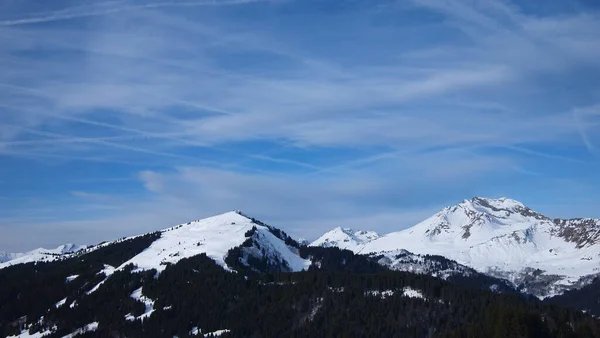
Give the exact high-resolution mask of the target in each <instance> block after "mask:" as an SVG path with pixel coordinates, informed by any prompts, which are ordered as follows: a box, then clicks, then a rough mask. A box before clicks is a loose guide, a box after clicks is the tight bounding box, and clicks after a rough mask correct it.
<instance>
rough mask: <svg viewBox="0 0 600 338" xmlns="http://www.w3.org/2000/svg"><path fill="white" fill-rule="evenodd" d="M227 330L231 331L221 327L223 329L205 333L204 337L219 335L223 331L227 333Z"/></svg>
mask: <svg viewBox="0 0 600 338" xmlns="http://www.w3.org/2000/svg"><path fill="white" fill-rule="evenodd" d="M227 332H231V330H227V329H223V330H217V331H214V332H209V333H205V334H204V337H220V336H221V335H223V334H224V333H227Z"/></svg>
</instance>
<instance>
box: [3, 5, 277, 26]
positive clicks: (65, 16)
mask: <svg viewBox="0 0 600 338" xmlns="http://www.w3.org/2000/svg"><path fill="white" fill-rule="evenodd" d="M254 2H272V1H270V0H223V1H218V0H213V1H187V2H173V1H168V2H157V3H151V4H145V5H133V6H123V7H116V8H106V9H97V10H90V11H81V12H74V13H64V11H57V12H54V14H50V15H47V16H41V17H33V18H24V19H15V20H5V21H0V26H20V25H28V24H36V23H44V22H53V21H61V20H70V19H77V18H85V17H92V16H101V15H107V14H112V13H118V12H125V11H132V10H139V9H148V8H160V7H202V6H231V5H241V4H247V3H254ZM61 12H63V13H61Z"/></svg>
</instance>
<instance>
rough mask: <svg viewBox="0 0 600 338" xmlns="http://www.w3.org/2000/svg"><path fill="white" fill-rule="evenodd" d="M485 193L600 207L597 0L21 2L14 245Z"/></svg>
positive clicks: (3, 128) (313, 227)
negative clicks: (235, 215)
mask: <svg viewBox="0 0 600 338" xmlns="http://www.w3.org/2000/svg"><path fill="white" fill-rule="evenodd" d="M473 196H486V197H492V198H497V197H503V196H506V197H510V198H513V199H516V200H519V201H521V202H523V203H524V204H526V205H527V206H529V207H531V208H532V209H534V210H536V211H538V212H541V213H543V214H546V215H548V216H549V217H564V218H567V217H596V218H600V5H599V4H598V3H597V2H596V1H593V0H585V1H584V0H575V1H574V0H559V1H552V2H547V1H545V0H544V1H541V0H533V1H529V0H528V1H522V2H516V1H514V2H509V1H501V0H498V1H494V0H453V1H448V0H397V1H395V0H369V1H358V0H335V1H330V0H271V1H269V0H173V1H162V0H135V1H128V0H115V1H106V0H94V1H91V0H77V1H64V0H57V1H32V0H5V1H2V2H0V234H1V235H0V250H7V251H24V250H30V249H33V248H35V247H39V246H44V247H55V246H58V245H59V244H62V243H66V242H71V243H78V244H79V243H80V244H93V243H97V242H100V241H103V240H110V239H115V238H120V237H123V236H129V235H135V234H140V233H144V232H148V231H153V230H157V229H162V228H166V227H169V226H172V225H175V224H179V223H182V222H187V221H190V220H194V219H199V218H204V217H208V216H211V215H215V214H219V213H223V212H227V211H230V210H235V209H240V210H242V211H244V212H245V213H246V214H249V215H251V216H253V217H256V218H259V219H261V220H262V221H264V222H266V223H268V224H272V225H275V226H277V227H280V228H282V229H283V230H285V231H286V232H288V233H290V234H291V235H293V236H296V237H304V238H308V239H314V238H316V237H318V236H319V235H320V234H322V233H323V232H325V231H327V230H329V229H331V228H333V227H336V226H342V227H351V228H355V229H369V230H376V231H378V232H381V233H386V232H391V231H397V230H401V229H404V228H407V227H409V226H412V225H414V224H416V223H418V222H419V221H421V220H423V219H425V218H427V217H428V216H430V215H432V214H434V213H435V212H437V211H438V210H439V209H441V208H443V207H445V206H448V205H454V204H456V203H458V202H460V201H462V200H464V199H468V198H471V197H473Z"/></svg>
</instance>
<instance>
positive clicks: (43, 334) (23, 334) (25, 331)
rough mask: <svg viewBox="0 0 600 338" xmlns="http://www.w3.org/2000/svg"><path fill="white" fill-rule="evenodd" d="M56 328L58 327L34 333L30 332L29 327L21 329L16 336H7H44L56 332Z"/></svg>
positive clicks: (27, 337) (30, 337)
mask: <svg viewBox="0 0 600 338" xmlns="http://www.w3.org/2000/svg"><path fill="white" fill-rule="evenodd" d="M54 330H56V327H54V328H52V329H48V330H46V331H42V332H34V333H31V334H30V333H29V329H27V330H23V331H21V333H20V334H18V335H16V336H8V337H7V338H42V337H44V336H47V335H50V334H52V333H53V332H54Z"/></svg>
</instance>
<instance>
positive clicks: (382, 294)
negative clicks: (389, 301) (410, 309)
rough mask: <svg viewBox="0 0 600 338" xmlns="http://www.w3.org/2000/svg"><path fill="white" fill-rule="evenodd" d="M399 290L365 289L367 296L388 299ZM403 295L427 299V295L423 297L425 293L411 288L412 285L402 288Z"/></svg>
mask: <svg viewBox="0 0 600 338" xmlns="http://www.w3.org/2000/svg"><path fill="white" fill-rule="evenodd" d="M397 291H398V290H383V291H380V290H367V291H365V296H369V297H377V298H381V299H386V298H389V297H391V296H393V295H394V294H396V293H397ZM402 296H403V297H408V298H421V299H425V297H423V294H422V293H421V291H419V290H416V289H413V288H410V287H405V288H404V289H402Z"/></svg>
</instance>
